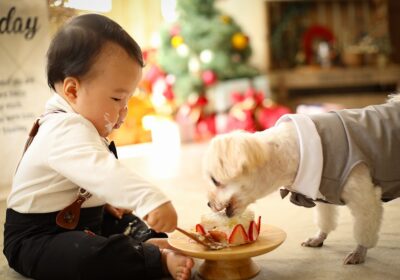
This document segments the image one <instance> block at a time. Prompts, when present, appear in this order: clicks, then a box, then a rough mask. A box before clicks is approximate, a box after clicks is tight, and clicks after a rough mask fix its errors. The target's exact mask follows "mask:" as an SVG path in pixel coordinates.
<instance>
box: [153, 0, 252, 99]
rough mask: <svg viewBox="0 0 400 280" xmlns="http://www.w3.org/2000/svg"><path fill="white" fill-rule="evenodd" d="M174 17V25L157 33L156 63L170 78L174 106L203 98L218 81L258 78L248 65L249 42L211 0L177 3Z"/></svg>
mask: <svg viewBox="0 0 400 280" xmlns="http://www.w3.org/2000/svg"><path fill="white" fill-rule="evenodd" d="M177 13H178V19H177V21H176V22H175V23H173V24H168V25H167V26H165V27H164V28H163V29H162V30H161V31H160V37H161V44H160V48H159V50H158V55H157V61H158V64H159V65H160V67H161V68H162V70H163V71H164V72H166V73H167V74H169V75H170V76H171V77H173V81H174V82H173V85H172V89H173V92H174V95H175V100H176V101H177V102H178V103H183V102H185V101H186V100H187V99H188V98H189V97H190V96H193V95H194V96H196V97H202V96H204V95H205V92H206V89H207V87H208V86H211V85H213V84H215V83H216V82H218V81H224V80H229V79H236V78H251V77H254V76H256V75H258V74H259V73H258V71H257V69H255V68H253V67H252V66H250V65H249V64H248V59H249V57H250V55H251V46H250V42H249V38H248V37H247V36H246V34H244V32H243V31H242V30H241V28H240V26H239V25H238V24H237V23H236V22H235V21H234V19H233V18H231V17H230V16H229V15H226V14H224V13H222V12H221V11H219V10H218V9H216V8H215V6H214V0H177Z"/></svg>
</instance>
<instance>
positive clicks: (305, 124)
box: [275, 114, 323, 200]
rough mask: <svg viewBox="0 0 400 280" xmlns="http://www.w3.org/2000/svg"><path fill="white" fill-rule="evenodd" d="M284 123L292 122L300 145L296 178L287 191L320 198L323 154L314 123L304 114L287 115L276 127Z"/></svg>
mask: <svg viewBox="0 0 400 280" xmlns="http://www.w3.org/2000/svg"><path fill="white" fill-rule="evenodd" d="M284 121H292V122H293V124H294V125H295V127H296V132H297V136H298V139H299V145H300V147H299V148H300V163H299V169H298V171H297V175H296V178H295V179H294V182H293V184H292V185H291V186H287V189H289V190H291V191H295V192H297V193H301V194H304V195H305V196H307V197H309V198H312V199H314V200H315V199H317V198H322V199H323V196H322V194H321V193H320V192H319V187H320V184H321V176H322V169H323V154H322V144H321V138H320V136H319V134H318V131H317V128H316V127H315V124H314V122H313V121H312V120H311V119H310V117H309V116H307V115H305V114H287V115H284V116H282V117H281V118H280V119H279V120H278V121H277V122H276V124H275V125H276V126H277V125H279V124H280V123H281V122H284Z"/></svg>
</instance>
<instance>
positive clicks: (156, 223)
mask: <svg viewBox="0 0 400 280" xmlns="http://www.w3.org/2000/svg"><path fill="white" fill-rule="evenodd" d="M144 220H145V221H146V222H147V224H148V225H149V226H150V227H151V228H152V229H154V230H155V231H157V232H172V231H174V230H175V228H176V225H177V222H178V216H177V214H176V211H175V208H174V206H172V203H171V202H167V203H164V204H162V205H161V206H159V207H158V208H156V209H154V210H153V211H151V212H150V213H149V214H148V215H146V217H144Z"/></svg>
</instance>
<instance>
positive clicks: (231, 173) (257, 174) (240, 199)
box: [203, 131, 269, 217]
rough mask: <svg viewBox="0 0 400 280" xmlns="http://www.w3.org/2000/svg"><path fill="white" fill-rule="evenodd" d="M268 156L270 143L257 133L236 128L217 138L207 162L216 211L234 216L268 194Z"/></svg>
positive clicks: (212, 206)
mask: <svg viewBox="0 0 400 280" xmlns="http://www.w3.org/2000/svg"><path fill="white" fill-rule="evenodd" d="M268 155H269V153H268V145H265V144H263V143H262V142H261V141H260V140H259V138H258V137H256V135H255V134H252V133H247V132H242V131H235V132H231V133H227V134H223V135H219V136H216V137H214V138H213V139H212V140H211V143H210V144H209V146H208V149H207V151H206V153H205V156H204V161H203V171H204V175H205V176H206V178H207V179H208V180H209V181H210V190H209V192H208V199H209V206H210V207H211V208H212V210H214V211H221V210H225V211H226V214H227V216H229V217H231V216H234V215H236V214H240V213H241V212H243V211H244V210H245V209H246V208H247V206H248V205H249V204H251V203H253V202H254V201H255V200H256V199H258V198H260V197H261V196H263V195H265V193H264V192H265V190H264V188H263V182H264V181H265V178H264V176H263V169H264V166H265V165H266V162H267V159H268Z"/></svg>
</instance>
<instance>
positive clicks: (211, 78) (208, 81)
mask: <svg viewBox="0 0 400 280" xmlns="http://www.w3.org/2000/svg"><path fill="white" fill-rule="evenodd" d="M201 78H202V80H203V82H204V84H205V85H207V86H211V85H212V84H214V83H215V82H216V81H217V74H215V72H214V71H212V70H206V71H204V72H203V73H202V74H201Z"/></svg>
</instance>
